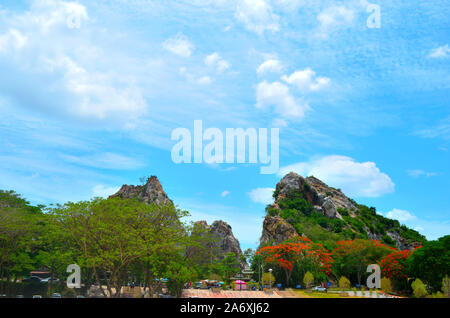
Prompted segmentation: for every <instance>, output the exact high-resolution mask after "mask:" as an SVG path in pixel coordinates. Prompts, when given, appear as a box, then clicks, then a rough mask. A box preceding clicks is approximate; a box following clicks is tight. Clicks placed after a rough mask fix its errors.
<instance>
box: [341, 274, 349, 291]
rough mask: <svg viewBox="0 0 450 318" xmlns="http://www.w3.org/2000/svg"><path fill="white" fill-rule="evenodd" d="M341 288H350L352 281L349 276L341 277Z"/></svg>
mask: <svg viewBox="0 0 450 318" xmlns="http://www.w3.org/2000/svg"><path fill="white" fill-rule="evenodd" d="M339 288H341V289H342V290H345V289H349V288H350V281H349V280H348V278H347V277H344V276H342V277H341V278H340V279H339Z"/></svg>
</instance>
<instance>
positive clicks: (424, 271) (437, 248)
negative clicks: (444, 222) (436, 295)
mask: <svg viewBox="0 0 450 318" xmlns="http://www.w3.org/2000/svg"><path fill="white" fill-rule="evenodd" d="M449 251H450V235H447V236H444V237H441V238H439V239H438V240H437V241H428V242H426V243H424V244H423V246H422V247H421V248H419V249H417V250H416V251H414V253H413V254H412V255H411V256H410V257H409V258H408V260H407V262H406V264H407V265H406V268H407V272H408V276H409V277H420V278H421V279H423V280H424V281H425V282H426V283H427V284H428V285H430V286H432V287H433V289H434V290H439V289H440V288H441V285H442V279H443V278H444V277H445V276H450V252H449Z"/></svg>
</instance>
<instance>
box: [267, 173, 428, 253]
mask: <svg viewBox="0 0 450 318" xmlns="http://www.w3.org/2000/svg"><path fill="white" fill-rule="evenodd" d="M273 196H274V199H275V202H274V204H272V205H268V206H267V208H266V217H265V219H264V224H263V232H262V235H261V239H260V242H261V245H267V244H273V243H280V242H283V241H285V240H288V239H291V238H293V237H295V236H297V235H303V236H307V237H308V238H310V239H311V240H313V241H315V242H320V243H323V244H324V245H325V246H326V247H328V248H334V247H335V245H336V242H337V241H339V240H349V239H354V238H364V239H376V240H379V241H382V242H383V243H385V244H387V245H390V246H393V247H397V248H398V249H400V250H404V249H413V248H415V247H417V246H419V245H421V244H423V243H424V242H425V241H426V238H425V237H424V236H423V235H421V234H419V233H418V232H417V231H415V230H412V229H410V228H408V227H406V226H405V225H400V223H399V222H398V221H397V220H392V219H388V218H385V217H384V216H382V215H380V214H377V213H376V209H375V208H372V207H370V208H369V207H367V206H365V205H362V204H358V203H356V202H355V201H354V200H352V199H350V198H348V197H347V196H346V195H345V194H343V193H342V192H341V190H340V189H335V188H332V187H329V186H328V185H326V184H325V183H324V182H322V181H320V180H319V179H317V178H315V177H308V178H303V177H301V176H300V175H298V174H296V173H294V172H290V173H288V174H287V175H286V176H284V177H283V178H282V179H281V181H280V182H279V183H278V184H277V186H276V189H275V191H274V194H273Z"/></svg>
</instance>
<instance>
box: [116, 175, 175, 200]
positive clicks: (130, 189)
mask: <svg viewBox="0 0 450 318" xmlns="http://www.w3.org/2000/svg"><path fill="white" fill-rule="evenodd" d="M114 197H121V198H124V199H132V198H137V199H139V200H141V201H143V202H145V203H147V204H151V203H154V204H158V205H169V204H170V205H173V202H172V200H170V199H169V197H168V196H167V194H166V192H164V189H163V187H162V185H161V183H160V182H159V180H158V178H157V177H156V176H151V177H149V178H148V179H147V182H146V183H145V184H144V185H138V186H134V185H126V184H124V185H123V186H122V187H121V188H120V190H119V191H117V193H115V194H113V195H111V196H110V198H114Z"/></svg>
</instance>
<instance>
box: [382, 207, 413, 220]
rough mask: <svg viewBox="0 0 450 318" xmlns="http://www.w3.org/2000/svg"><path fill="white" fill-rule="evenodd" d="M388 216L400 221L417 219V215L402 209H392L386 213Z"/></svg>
mask: <svg viewBox="0 0 450 318" xmlns="http://www.w3.org/2000/svg"><path fill="white" fill-rule="evenodd" d="M386 217H388V218H390V219H394V220H398V221H400V222H406V221H411V220H415V219H416V216H415V215H413V214H411V213H410V212H409V211H406V210H400V209H392V210H391V211H389V212H388V213H386Z"/></svg>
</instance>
